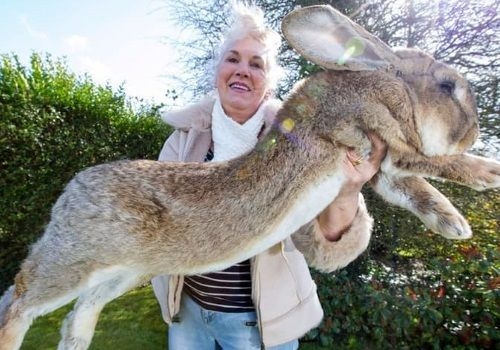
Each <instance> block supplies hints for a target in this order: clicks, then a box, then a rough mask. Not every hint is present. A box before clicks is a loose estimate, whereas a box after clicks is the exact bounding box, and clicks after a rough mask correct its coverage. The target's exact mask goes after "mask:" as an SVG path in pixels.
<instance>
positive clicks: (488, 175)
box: [466, 155, 500, 191]
mask: <svg viewBox="0 0 500 350" xmlns="http://www.w3.org/2000/svg"><path fill="white" fill-rule="evenodd" d="M466 162H467V166H468V168H469V169H470V171H471V173H472V174H473V175H472V176H473V178H474V181H473V184H472V186H471V187H472V188H473V189H475V190H478V191H482V190H486V189H490V188H499V187H500V162H499V161H497V160H495V159H491V158H485V157H479V156H472V155H467V158H466Z"/></svg>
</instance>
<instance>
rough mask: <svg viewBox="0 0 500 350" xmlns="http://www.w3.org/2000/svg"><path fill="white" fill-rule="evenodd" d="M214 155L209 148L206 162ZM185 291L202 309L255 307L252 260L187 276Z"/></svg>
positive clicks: (246, 308)
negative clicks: (251, 269) (251, 271)
mask: <svg viewBox="0 0 500 350" xmlns="http://www.w3.org/2000/svg"><path fill="white" fill-rule="evenodd" d="M212 158H213V151H212V150H209V151H208V153H207V155H206V157H205V161H206V162H207V161H210V160H212ZM184 292H186V293H187V294H188V295H189V296H190V297H191V298H192V299H193V300H194V301H195V302H197V303H198V304H199V305H201V306H202V307H203V308H205V309H207V310H212V311H223V312H248V311H252V310H254V306H253V302H252V276H251V273H250V260H246V261H243V262H240V263H238V264H236V265H233V266H231V267H228V268H227V269H225V270H223V271H218V272H211V273H207V274H203V275H192V276H186V277H185V278H184Z"/></svg>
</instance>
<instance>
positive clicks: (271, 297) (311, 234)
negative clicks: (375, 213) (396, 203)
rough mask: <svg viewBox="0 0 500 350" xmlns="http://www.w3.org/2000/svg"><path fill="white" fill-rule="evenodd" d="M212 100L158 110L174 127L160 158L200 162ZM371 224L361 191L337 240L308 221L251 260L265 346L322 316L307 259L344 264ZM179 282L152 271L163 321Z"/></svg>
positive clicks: (173, 306) (274, 105)
mask: <svg viewBox="0 0 500 350" xmlns="http://www.w3.org/2000/svg"><path fill="white" fill-rule="evenodd" d="M213 103H214V102H213V97H206V98H205V99H203V100H202V101H200V102H198V103H196V104H194V105H191V106H189V107H187V108H185V109H183V110H180V111H175V112H168V113H164V114H162V119H163V120H164V121H165V122H166V123H168V124H170V125H172V126H173V127H174V128H176V130H175V131H174V132H173V133H172V135H171V136H170V137H169V138H168V139H167V141H166V142H165V145H164V146H163V149H162V150H161V153H160V156H159V160H164V161H195V162H201V161H203V159H204V158H205V156H206V154H207V152H208V149H209V147H210V146H211V143H212V134H211V111H212V107H213ZM279 107H280V102H279V101H277V100H273V101H269V102H267V104H266V107H265V108H266V111H265V114H266V117H265V128H264V134H265V133H266V132H267V130H268V129H269V128H270V125H271V123H272V120H273V119H274V116H275V114H276V112H277V110H278V108H279ZM207 210H210V208H207ZM372 225H373V220H372V218H371V217H370V216H369V214H368V212H367V210H366V207H365V204H364V200H363V197H362V195H361V194H360V197H359V207H358V212H357V214H356V217H355V219H354V222H353V224H352V226H351V227H350V229H349V231H347V232H346V233H344V235H343V236H342V238H341V239H340V240H339V241H337V242H329V241H327V240H326V239H325V238H324V237H323V235H322V234H321V233H320V232H319V230H318V229H317V226H316V223H315V222H311V223H309V224H307V225H305V226H304V227H302V228H301V229H300V230H299V231H297V232H296V233H294V234H293V235H292V237H291V238H288V239H286V240H284V241H283V242H281V243H280V244H277V245H275V246H274V247H272V248H270V249H268V250H267V251H265V252H263V253H260V254H259V255H257V256H255V257H254V258H252V259H251V273H252V299H253V302H254V305H255V308H256V312H257V316H258V320H259V322H258V324H259V328H260V333H261V337H262V342H263V343H264V345H265V346H274V345H278V344H282V343H285V342H288V341H290V340H293V339H298V338H300V337H301V336H303V335H304V334H305V333H306V332H308V331H309V330H310V329H312V328H314V327H316V326H317V325H318V324H319V323H320V321H321V319H322V317H323V310H322V308H321V305H320V303H319V299H318V295H317V293H316V284H315V283H314V281H313V280H312V278H311V275H310V272H309V268H308V265H307V263H306V260H307V262H308V263H309V264H310V265H311V266H314V267H316V268H318V269H320V270H322V271H329V272H330V271H334V270H336V269H339V268H341V267H344V266H346V265H347V264H348V263H350V262H351V261H353V260H354V259H356V257H358V256H359V255H360V254H361V253H362V252H363V251H364V250H365V249H366V247H367V246H368V242H369V239H370V234H371V229H372ZM183 281H184V278H183V276H157V277H155V278H154V279H153V280H152V285H153V290H154V292H155V295H156V297H157V299H158V302H159V304H160V307H161V311H162V316H163V319H164V320H165V322H167V323H168V324H170V323H171V322H172V318H173V317H174V316H175V315H176V314H177V312H178V311H179V307H180V298H181V293H182V287H183Z"/></svg>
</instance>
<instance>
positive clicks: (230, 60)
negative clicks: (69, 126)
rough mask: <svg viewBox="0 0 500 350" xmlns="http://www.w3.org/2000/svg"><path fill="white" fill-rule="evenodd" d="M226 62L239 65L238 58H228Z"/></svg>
mask: <svg viewBox="0 0 500 350" xmlns="http://www.w3.org/2000/svg"><path fill="white" fill-rule="evenodd" d="M226 62H229V63H238V60H237V59H236V57H228V58H226Z"/></svg>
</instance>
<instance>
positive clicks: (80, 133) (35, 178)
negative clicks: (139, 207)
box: [0, 54, 170, 290]
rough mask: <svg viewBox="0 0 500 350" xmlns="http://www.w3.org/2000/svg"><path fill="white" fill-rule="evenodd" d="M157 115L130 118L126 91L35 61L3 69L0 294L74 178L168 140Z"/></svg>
mask: <svg viewBox="0 0 500 350" xmlns="http://www.w3.org/2000/svg"><path fill="white" fill-rule="evenodd" d="M156 114H157V113H156V107H149V106H143V107H142V110H140V112H138V113H137V112H134V110H133V108H132V106H131V104H130V103H129V102H128V101H127V99H126V97H125V94H124V93H123V91H121V90H119V91H113V89H112V88H111V87H109V86H104V87H103V86H98V85H96V84H94V83H93V82H92V80H91V79H90V78H89V77H87V76H84V77H77V76H75V75H74V74H72V73H70V72H69V70H68V68H67V67H66V66H65V64H64V62H62V61H60V60H54V59H52V58H51V57H50V56H46V57H45V58H42V57H41V56H40V55H38V54H33V55H32V57H31V62H30V67H24V66H23V65H22V64H21V63H20V62H19V60H18V59H17V57H16V56H7V55H4V56H2V57H1V61H0V116H1V119H0V169H1V177H0V191H1V195H0V217H1V219H0V245H1V246H2V250H1V252H0V264H1V266H2V269H1V271H0V290H3V289H5V288H6V287H7V285H9V284H10V283H11V282H12V277H13V275H14V273H15V272H16V271H17V268H18V265H19V261H20V260H21V259H22V258H24V256H25V255H26V253H27V247H28V246H29V244H30V243H31V242H33V241H34V240H35V239H36V238H37V237H38V236H39V234H40V233H41V231H42V229H43V226H44V224H45V223H46V222H47V221H48V218H49V212H50V208H51V206H52V204H53V203H54V202H55V200H56V198H57V197H58V195H59V194H60V193H61V191H62V189H63V187H64V185H65V184H66V183H67V182H68V181H69V180H70V179H71V178H72V177H73V176H74V174H75V173H76V172H78V171H80V170H82V169H83V168H85V167H87V166H91V165H94V164H97V163H102V162H105V161H110V160H115V159H120V158H151V159H153V158H155V157H156V156H157V154H158V152H159V150H160V148H161V144H162V142H163V141H164V140H165V138H166V136H167V135H168V133H169V132H170V130H169V129H168V128H167V126H166V125H164V124H162V123H161V122H160V121H159V119H158V117H157V116H156Z"/></svg>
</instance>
